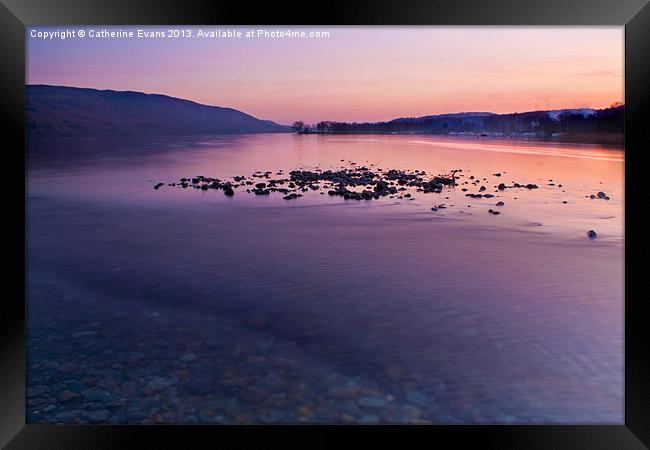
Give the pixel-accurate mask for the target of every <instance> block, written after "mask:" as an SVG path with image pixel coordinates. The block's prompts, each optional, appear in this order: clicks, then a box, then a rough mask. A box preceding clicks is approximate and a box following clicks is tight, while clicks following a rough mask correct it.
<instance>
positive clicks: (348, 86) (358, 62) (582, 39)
mask: <svg viewBox="0 0 650 450" xmlns="http://www.w3.org/2000/svg"><path fill="white" fill-rule="evenodd" d="M172 28H173V29H177V30H184V29H189V30H191V36H190V37H183V36H182V35H179V37H161V38H151V37H138V36H137V30H138V29H140V30H145V31H147V32H151V31H161V32H163V33H166V32H167V30H168V29H170V27H101V26H74V27H69V28H66V27H58V28H52V27H38V28H27V29H26V39H27V61H26V65H27V67H26V74H27V80H26V81H27V83H28V84H51V85H63V86H77V87H90V88H97V89H113V90H129V91H140V92H146V93H157V94H166V95H170V96H174V97H180V98H185V99H188V100H192V101H195V102H198V103H203V104H207V105H216V106H223V107H230V108H235V109H238V110H240V111H243V112H246V113H248V114H251V115H253V116H255V117H258V118H260V119H268V120H273V121H275V122H278V123H282V124H290V123H292V122H293V121H295V120H303V121H305V122H307V123H315V122H317V121H321V120H336V121H357V122H364V121H371V122H372V121H383V120H391V119H394V118H397V117H415V116H423V115H430V114H441V113H449V112H468V111H489V112H495V113H510V112H523V111H533V110H541V109H561V108H579V107H590V108H603V107H607V106H609V105H610V104H612V103H614V102H622V101H623V98H624V93H623V84H624V67H623V66H624V58H623V55H624V34H623V30H624V29H623V27H524V26H519V27H495V26H492V27H371V26H365V27H293V26H292V27H259V26H246V27H238V28H235V27H225V26H219V27H214V26H201V27H172ZM57 30H61V31H65V30H69V31H75V32H77V33H78V31H79V30H83V31H84V33H85V35H84V37H83V38H82V37H79V36H78V35H77V33H75V37H68V38H66V39H61V38H58V37H55V38H53V39H45V38H43V37H38V33H39V32H47V31H49V32H54V31H57ZM91 30H92V31H93V32H94V35H95V37H89V35H91ZM102 30H109V31H111V30H112V31H118V30H122V31H133V32H134V37H130V38H129V37H123V38H120V37H115V38H106V37H96V35H97V34H98V32H101V31H102ZM199 30H202V31H204V32H214V31H216V30H220V31H222V32H225V31H228V30H235V31H240V32H241V33H242V35H241V37H231V38H224V37H199V36H198V32H199ZM258 30H266V31H267V32H274V31H276V30H279V31H287V30H291V31H295V32H303V31H304V32H305V33H307V34H308V33H310V32H320V33H323V32H327V33H329V36H327V37H308V35H307V37H272V36H268V35H262V36H260V35H258ZM250 31H252V32H253V36H252V37H246V34H245V33H246V32H250Z"/></svg>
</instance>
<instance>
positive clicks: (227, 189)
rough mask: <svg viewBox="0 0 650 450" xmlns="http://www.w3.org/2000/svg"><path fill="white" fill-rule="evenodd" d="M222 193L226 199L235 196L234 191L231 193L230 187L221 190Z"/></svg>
mask: <svg viewBox="0 0 650 450" xmlns="http://www.w3.org/2000/svg"><path fill="white" fill-rule="evenodd" d="M223 193H224V194H225V195H227V196H228V197H232V196H233V195H235V191H233V189H232V188H231V187H230V186H226V187H224V188H223Z"/></svg>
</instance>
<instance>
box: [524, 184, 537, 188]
mask: <svg viewBox="0 0 650 450" xmlns="http://www.w3.org/2000/svg"><path fill="white" fill-rule="evenodd" d="M526 189H537V185H536V184H532V183H528V184H527V185H526Z"/></svg>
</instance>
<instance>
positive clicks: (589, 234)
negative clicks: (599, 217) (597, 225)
mask: <svg viewBox="0 0 650 450" xmlns="http://www.w3.org/2000/svg"><path fill="white" fill-rule="evenodd" d="M587 236H589V239H596V236H598V234H597V233H596V232H595V231H594V230H589V231H587Z"/></svg>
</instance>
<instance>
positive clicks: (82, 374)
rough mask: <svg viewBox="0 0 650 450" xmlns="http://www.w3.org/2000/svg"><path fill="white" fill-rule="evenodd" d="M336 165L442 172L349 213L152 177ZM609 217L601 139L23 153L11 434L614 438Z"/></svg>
mask: <svg viewBox="0 0 650 450" xmlns="http://www.w3.org/2000/svg"><path fill="white" fill-rule="evenodd" d="M352 163H355V164H352ZM355 166H356V167H359V166H367V167H369V168H370V169H371V170H377V169H378V168H383V170H388V169H404V170H424V171H425V172H426V173H427V176H429V175H431V176H432V175H437V174H442V173H449V172H450V171H451V170H454V169H462V172H459V173H458V175H460V177H459V180H458V182H459V184H458V186H456V187H449V188H447V187H446V188H445V189H444V190H443V191H442V192H441V193H426V194H425V193H421V192H417V191H416V190H415V189H413V190H409V192H410V193H411V194H412V196H411V197H410V198H406V197H402V195H399V196H398V195H396V196H393V198H390V197H382V198H380V199H378V200H362V201H356V200H344V199H343V198H342V197H340V196H331V195H326V191H324V190H314V191H309V192H304V195H303V197H301V198H299V199H295V200H289V201H287V200H284V199H283V198H282V195H281V194H280V193H272V194H271V195H264V196H258V195H254V194H250V193H246V192H245V188H237V189H235V195H234V196H233V197H228V196H225V195H224V194H223V192H222V191H221V190H205V191H204V190H200V189H192V187H191V186H190V187H189V188H186V189H183V188H182V187H180V186H179V185H177V186H168V185H167V184H169V183H173V182H175V183H178V182H179V179H180V178H182V177H188V178H190V177H194V176H197V175H205V176H211V177H218V178H220V179H227V178H230V177H234V176H238V175H244V176H250V175H251V174H253V173H254V172H255V171H262V172H265V171H272V172H273V173H274V174H275V173H276V172H277V171H280V170H282V171H284V173H285V174H287V173H288V172H289V171H290V170H295V169H302V170H312V171H314V170H317V169H321V170H330V169H331V170H334V169H337V168H341V167H355ZM497 173H498V174H500V176H497V175H495V174H497ZM274 176H275V175H274ZM470 177H474V178H473V179H471V178H470ZM476 180H478V183H477V184H476V185H475V184H472V182H474V181H476ZM159 182H162V183H165V185H164V186H162V187H160V189H154V188H153V186H154V185H155V184H156V183H159ZM514 182H518V183H521V184H523V185H526V184H528V183H533V184H536V185H537V186H538V187H539V188H538V189H525V188H517V189H515V188H508V189H505V190H502V191H500V190H498V189H496V186H497V185H498V184H499V183H505V184H507V185H511V184H513V183H514ZM480 186H486V190H485V191H483V192H486V193H487V192H489V193H492V194H493V195H494V197H493V198H470V197H467V196H466V194H468V193H478V192H480V191H479V187H480ZM462 189H467V190H466V191H463V190H462ZM600 191H602V192H604V193H606V195H607V196H608V197H609V200H605V199H601V198H595V199H592V198H590V196H591V195H596V194H597V193H598V192H600ZM399 197H402V198H399ZM497 201H502V202H504V205H503V206H498V207H497V206H495V204H496V202H497ZM441 204H444V205H445V206H446V208H440V209H438V210H437V211H435V212H434V211H432V210H431V208H432V206H438V205H441ZM489 209H493V210H498V212H500V214H499V215H494V214H490V213H489V212H488V210H489ZM623 224H624V152H623V150H622V148H620V147H614V146H603V145H592V144H576V143H571V144H562V143H557V142H543V141H539V142H536V141H529V140H508V139H499V138H480V139H477V138H474V137H442V136H383V135H382V136H370V135H358V136H343V135H332V136H327V135H290V134H273V135H270V134H260V135H241V136H215V137H193V138H192V137H188V138H173V139H172V138H159V139H151V138H147V139H145V138H113V139H95V138H77V139H49V140H37V139H33V140H30V142H29V145H28V151H27V252H28V253H27V322H28V331H27V333H28V348H27V399H26V401H27V421H28V422H29V423H52V422H55V423H225V424H230V423H368V424H371V423H444V424H456V423H472V424H482V423H507V424H511V423H517V424H529V423H547V424H550V423H561V424H578V423H579V424H622V423H623V411H624V409H623V398H624V397H623V370H624V360H623V324H624V322H623V308H624V303H623V299H624V285H623V280H624V259H623V258H624V231H623ZM588 230H595V231H596V232H597V233H598V237H597V238H596V239H589V238H588V237H587V231H588Z"/></svg>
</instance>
